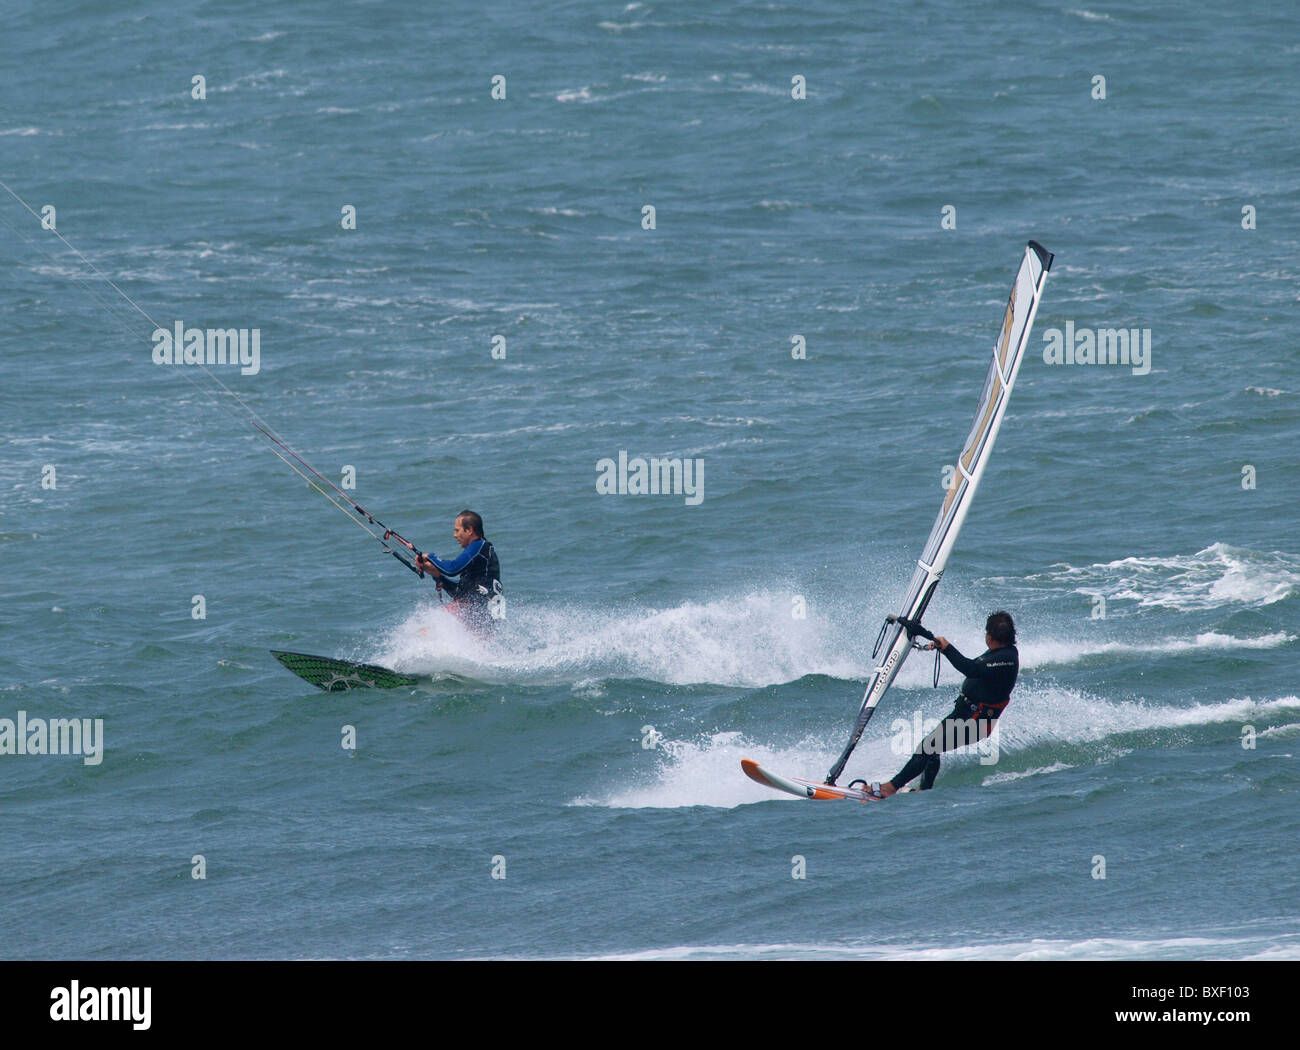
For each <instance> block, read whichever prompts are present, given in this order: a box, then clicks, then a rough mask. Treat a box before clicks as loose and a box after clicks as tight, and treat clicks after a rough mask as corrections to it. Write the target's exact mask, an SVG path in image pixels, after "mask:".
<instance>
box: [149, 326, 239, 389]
mask: <svg viewBox="0 0 1300 1050" xmlns="http://www.w3.org/2000/svg"><path fill="white" fill-rule="evenodd" d="M151 338H152V339H153V343H154V347H153V363H154V364H156V365H240V366H242V367H241V368H240V369H239V373H240V375H246V376H255V375H257V373H258V372H260V371H261V370H262V330H261V329H260V328H186V327H185V322H184V321H177V322H176V324H175V326H174V327H173V330H172V331H170V332H169V331H168V330H167V329H166V328H155V329H154V331H153V335H152V337H151Z"/></svg>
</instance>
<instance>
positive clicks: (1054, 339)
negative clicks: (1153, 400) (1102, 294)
mask: <svg viewBox="0 0 1300 1050" xmlns="http://www.w3.org/2000/svg"><path fill="white" fill-rule="evenodd" d="M1043 342H1044V343H1045V344H1046V345H1045V346H1044V347H1043V363H1044V364H1048V365H1131V366H1132V368H1133V374H1134V375H1135V376H1144V375H1146V374H1147V373H1148V372H1150V371H1151V329H1150V328H1079V329H1076V328H1075V327H1074V322H1073V321H1066V322H1065V331H1064V332H1062V331H1061V330H1060V329H1059V328H1048V329H1046V330H1045V331H1044V332H1043Z"/></svg>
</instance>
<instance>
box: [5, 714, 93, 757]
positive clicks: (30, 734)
mask: <svg viewBox="0 0 1300 1050" xmlns="http://www.w3.org/2000/svg"><path fill="white" fill-rule="evenodd" d="M0 755H81V756H82V759H81V761H82V763H83V764H84V765H87V766H97V765H99V764H100V763H101V762H102V761H104V720H103V719H102V718H51V719H49V720H48V721H47V720H46V719H44V718H32V719H28V717H27V712H26V711H19V712H18V718H17V719H13V718H0Z"/></svg>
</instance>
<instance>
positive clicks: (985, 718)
mask: <svg viewBox="0 0 1300 1050" xmlns="http://www.w3.org/2000/svg"><path fill="white" fill-rule="evenodd" d="M984 644H985V645H987V646H988V651H987V652H985V653H983V654H981V655H980V656H977V657H975V659H974V660H972V659H970V658H969V657H965V656H962V654H961V653H960V652H958V651H957V647H956V646H955V645H953V644H952V643H951V642H950V641H948V639H947V638H942V637H939V636H936V637H935V639H934V641H933V642H931V643H930V644H929V645H927V646H926V648H927V649H938V650H939V651H940V652H941V653H943V655H944V656H946V657H947V658H948V662H949V663H950V664H952V665H953V667H955V668H957V670H958V671H960V672H961V673H962V674H964V675H965V676H966V681H964V682H962V685H961V695H960V696H959V697H957V706H956V707H954V708H953V709H952V714H950V715H949V716H948V717H947V718H945V719H944V720H943V721H942V722H941V723H940V724H939V725H938V726H936V727H935V729H934V731H933V732H932V733H930V735H929V736H927V737H926V738H925V739H924V740H923V741H921V746H920V747H918V748H917V749H916V751H915V752H914V753H913V754H912V757H911V758H909V759H908V760H907V765H905V766H904V767H903V768H902V769H901V770H900V771H899V773H898V776H896V777H894V779H893V780H887V781H885V783H883V784H879V785H876V784H872V785H871V789H875V790H874V791H873V794H875V795H876V797H878V798H889V796H890V795H892V794H894V793H895V792H897V791H898V790H899V789H901V788H903V787H905V786H906V785H907V783H908V782H909V781H911V780H912V779H913V778H914V777H915V776H916V775H917V774H918V773H919V774H920V775H921V784H920V789H921V790H922V791H925V790H927V789H928V788H931V787H933V786H934V778H935V777H937V776H938V775H939V755H940V753H941V752H943V751H952V750H953V749H954V748H958V747H964V746H965V745H967V744H974V743H978V742H979V741H981V740H985V739H987V737H988V735H989V734H990V733H992V732H993V724H994V722H996V721H997V718H998V716H999V715H1000V714H1002V712H1003V711H1004V710H1006V706H1007V704H1009V703H1010V702H1011V690H1012V689H1013V688H1014V687H1015V684H1016V675H1018V674H1019V673H1020V653H1019V652H1018V651H1017V649H1016V625H1015V622H1014V621H1013V620H1012V619H1011V614H1010V613H1005V612H995V613H993V614H992V615H991V616H990V617H989V618H988V622H987V623H985V625H984ZM869 790H870V789H869Z"/></svg>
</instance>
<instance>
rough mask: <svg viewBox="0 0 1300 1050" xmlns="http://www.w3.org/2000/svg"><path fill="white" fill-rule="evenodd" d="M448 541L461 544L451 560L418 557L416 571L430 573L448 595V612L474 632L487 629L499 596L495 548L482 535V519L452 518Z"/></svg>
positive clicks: (471, 515) (468, 514) (463, 515)
mask: <svg viewBox="0 0 1300 1050" xmlns="http://www.w3.org/2000/svg"><path fill="white" fill-rule="evenodd" d="M451 535H452V538H453V539H454V540H455V541H456V542H457V543H459V544H460V545H461V548H462V549H461V552H460V554H459V555H458V556H457V557H456V558H454V559H452V560H444V559H442V558H439V557H437V556H436V555H430V554H422V555H421V556H420V557H419V558H417V559H416V561H415V565H416V568H418V569H420V570H421V571H423V572H427V573H430V574H432V576H433V578H434V579H435V580H436V581H437V583H438V589H439V590H440V591H446V592H447V593H448V594H450V595H451V597H452V601H451V604H449V605H448V606H447V609H448V611H450V612H452V613H454V614H455V615H456V616H458V617H459V618H460V620H461V622H462V623H464V624H465V625H466V626H467V627H470V628H472V629H473V630H475V631H478V632H480V633H481V632H483V631H487V630H490V629H491V628H492V627H493V626H494V625H495V623H496V621H497V619H498V618H499V614H498V615H493V606H492V600H493V599H494V598H498V597H499V596H500V594H501V566H500V564H499V563H498V562H497V552H496V549H495V548H494V547H493V546H492V544H491V543H489V542H488V541H487V540H486V539H485V538H484V536H483V519H482V518H481V517H479V516H478V515H477V514H475V513H474V512H473V511H472V510H462V511H461V512H460V513H459V514H457V515H456V524H455V525H454V526H453V528H452V533H451Z"/></svg>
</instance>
